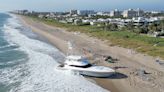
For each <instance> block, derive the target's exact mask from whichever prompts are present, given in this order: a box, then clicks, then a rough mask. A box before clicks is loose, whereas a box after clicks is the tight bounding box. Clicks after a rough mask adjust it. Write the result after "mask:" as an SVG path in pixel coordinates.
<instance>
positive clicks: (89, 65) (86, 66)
mask: <svg viewBox="0 0 164 92" xmlns="http://www.w3.org/2000/svg"><path fill="white" fill-rule="evenodd" d="M70 66H74V67H80V68H88V67H91V66H92V65H91V64H88V65H85V66H76V65H70Z"/></svg>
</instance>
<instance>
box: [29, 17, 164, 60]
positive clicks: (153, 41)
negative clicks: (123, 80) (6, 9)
mask: <svg viewBox="0 0 164 92" xmlns="http://www.w3.org/2000/svg"><path fill="white" fill-rule="evenodd" d="M28 17H29V18H32V19H33V20H35V21H41V22H44V23H45V24H48V25H52V26H55V27H60V28H64V29H66V30H67V31H71V32H81V33H86V34H87V35H89V36H92V37H96V38H98V39H101V40H106V41H107V42H108V43H109V45H118V46H121V47H125V48H130V49H134V50H136V51H138V52H141V53H144V54H148V55H151V56H155V57H161V58H163V59H164V38H158V37H150V36H148V35H143V34H140V33H137V32H132V31H131V30H133V31H135V30H137V29H136V28H133V29H129V28H128V27H125V28H122V29H119V30H117V31H112V29H107V28H104V27H101V26H89V25H72V24H65V23H60V22H58V21H55V20H53V19H46V18H42V19H40V18H37V17H32V16H28ZM113 27H115V26H113V25H112V28H113Z"/></svg>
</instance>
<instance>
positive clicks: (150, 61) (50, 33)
mask: <svg viewBox="0 0 164 92" xmlns="http://www.w3.org/2000/svg"><path fill="white" fill-rule="evenodd" d="M18 17H19V18H20V20H21V21H22V23H23V24H24V25H26V26H27V27H29V28H31V29H32V31H33V32H35V33H37V34H39V35H42V36H43V37H44V38H45V39H47V40H48V41H49V42H50V43H51V44H53V45H54V46H55V47H57V48H58V49H59V50H61V51H62V52H63V53H65V54H66V53H67V52H68V48H67V47H68V46H67V41H71V42H73V43H74V44H75V46H74V47H75V48H76V49H75V51H74V52H76V53H80V52H82V48H85V49H87V50H89V51H90V52H91V53H92V54H91V55H92V57H94V58H97V59H100V58H101V57H102V55H108V56H109V55H110V56H112V57H114V58H117V59H119V60H118V61H116V62H115V63H108V62H105V61H103V60H101V61H99V62H98V61H92V62H93V63H96V64H98V65H104V66H109V67H113V68H115V69H116V71H117V73H116V75H115V76H113V77H111V78H90V79H93V80H95V81H96V83H97V84H98V85H100V86H101V87H103V88H105V89H108V90H110V91H111V92H164V63H162V62H161V63H160V64H159V63H157V62H155V60H156V58H154V57H151V56H148V55H144V54H140V53H137V52H135V51H133V50H131V49H125V48H122V47H119V46H109V45H107V44H108V43H106V42H105V41H101V40H99V39H96V38H93V37H89V36H87V35H85V34H83V33H73V32H68V31H66V30H65V29H62V28H57V27H54V26H49V25H46V24H44V23H41V22H39V21H36V20H35V21H34V20H32V19H31V18H28V17H24V16H18ZM94 60H95V59H94ZM162 64H163V65H162ZM144 70H145V71H144Z"/></svg>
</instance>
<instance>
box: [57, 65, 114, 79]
mask: <svg viewBox="0 0 164 92" xmlns="http://www.w3.org/2000/svg"><path fill="white" fill-rule="evenodd" d="M58 69H60V70H71V71H73V72H75V73H79V74H81V75H84V76H90V77H103V78H104V77H110V76H111V75H112V74H114V73H115V71H114V70H113V69H111V71H105V72H104V71H103V72H102V71H101V70H99V71H94V70H92V69H88V68H85V69H82V68H74V67H73V68H71V67H60V66H59V67H58Z"/></svg>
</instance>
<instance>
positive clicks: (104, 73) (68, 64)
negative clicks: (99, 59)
mask: <svg viewBox="0 0 164 92" xmlns="http://www.w3.org/2000/svg"><path fill="white" fill-rule="evenodd" d="M58 69H62V70H72V71H74V72H78V73H79V74H82V75H87V76H92V77H109V76H110V75H111V74H113V73H115V70H113V69H112V68H109V67H104V66H96V65H92V64H90V63H89V62H88V60H87V59H86V58H84V57H82V56H75V55H70V56H67V57H66V60H65V62H64V64H62V65H59V66H58Z"/></svg>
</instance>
